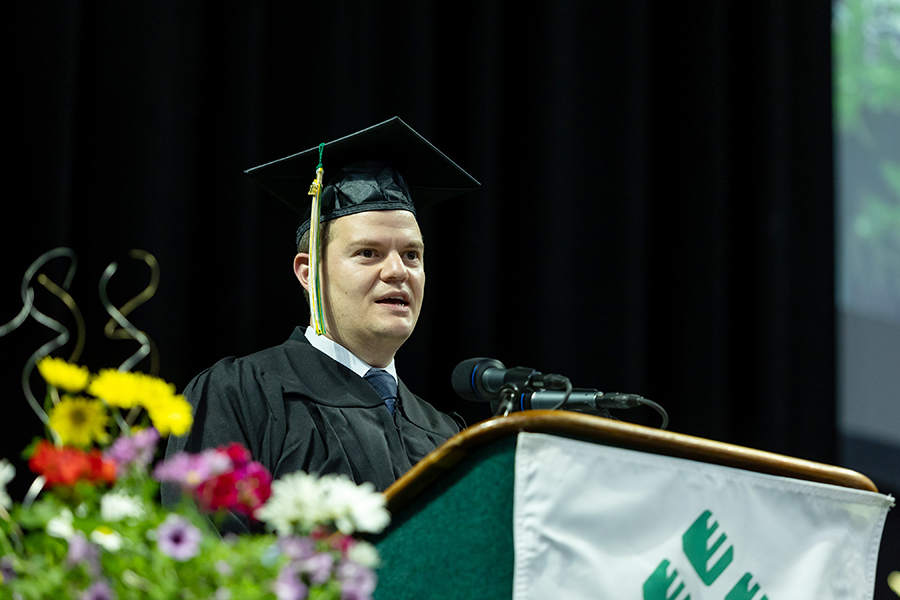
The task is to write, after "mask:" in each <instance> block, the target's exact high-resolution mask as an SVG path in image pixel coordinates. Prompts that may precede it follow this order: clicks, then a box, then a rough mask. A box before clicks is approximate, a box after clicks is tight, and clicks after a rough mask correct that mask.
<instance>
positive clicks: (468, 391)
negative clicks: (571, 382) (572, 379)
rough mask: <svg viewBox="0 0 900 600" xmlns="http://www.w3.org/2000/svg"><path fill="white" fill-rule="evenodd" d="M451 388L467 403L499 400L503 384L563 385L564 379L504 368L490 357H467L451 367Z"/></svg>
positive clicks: (532, 386)
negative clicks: (453, 367)
mask: <svg viewBox="0 0 900 600" xmlns="http://www.w3.org/2000/svg"><path fill="white" fill-rule="evenodd" d="M450 381H451V383H452V385H453V391H454V392H456V393H457V394H458V395H459V396H460V397H461V398H465V399H466V400H469V401H471V402H490V401H492V400H499V399H500V390H501V389H502V388H503V387H504V386H507V385H514V386H517V387H525V386H527V387H530V388H532V389H557V388H563V389H564V388H565V387H566V382H567V381H568V380H567V379H566V378H565V377H563V376H562V375H552V374H547V375H544V374H543V373H541V372H540V371H536V370H535V369H532V368H530V367H513V368H512V369H507V368H506V367H505V366H504V365H503V363H502V362H500V361H499V360H494V359H493V358H470V359H468V360H464V361H462V362H461V363H459V364H458V365H456V368H455V369H453V375H452V376H451V378H450Z"/></svg>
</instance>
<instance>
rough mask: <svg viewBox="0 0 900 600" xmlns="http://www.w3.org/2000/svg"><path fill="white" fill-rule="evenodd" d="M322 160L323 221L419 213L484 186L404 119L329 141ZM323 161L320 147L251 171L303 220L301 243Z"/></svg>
mask: <svg viewBox="0 0 900 600" xmlns="http://www.w3.org/2000/svg"><path fill="white" fill-rule="evenodd" d="M321 156H322V166H323V168H324V171H325V176H324V181H325V188H324V189H323V191H322V195H321V215H322V216H321V219H320V222H324V221H328V220H331V219H336V218H338V217H342V216H344V215H349V214H353V213H357V212H364V211H368V210H392V209H402V210H409V211H411V212H413V213H415V206H420V207H421V206H425V205H428V204H431V203H434V202H437V201H439V200H445V199H447V198H452V197H453V196H457V195H459V194H462V193H464V192H467V191H471V190H474V189H476V188H477V187H478V186H479V185H480V184H479V183H478V182H477V181H476V180H475V179H474V178H473V177H472V176H471V175H469V174H468V173H466V172H465V171H463V170H462V169H461V168H460V167H459V166H457V164H456V163H454V162H453V161H452V160H450V159H449V158H447V157H446V156H445V155H444V154H443V153H442V152H441V151H440V150H438V149H437V148H435V147H434V146H433V145H431V143H430V142H429V141H428V140H426V139H425V138H423V137H422V136H421V135H419V134H418V133H416V132H415V131H414V130H413V129H412V128H411V127H410V126H409V125H407V124H406V123H404V122H403V121H402V120H401V119H400V117H394V118H393V119H389V120H387V121H384V122H383V123H379V124H377V125H373V126H372V127H369V128H367V129H363V130H362V131H357V132H356V133H352V134H350V135H348V136H345V137H342V138H340V139H337V140H334V141H333V142H328V143H326V144H324V149H323V151H322V155H321ZM319 157H320V147H319V146H316V147H313V148H310V149H309V150H305V151H303V152H299V153H297V154H293V155H291V156H288V157H285V158H282V159H279V160H276V161H273V162H270V163H266V164H264V165H260V166H258V167H254V168H252V169H249V170H248V171H247V174H248V175H250V176H251V177H252V178H253V179H255V180H256V181H257V182H258V183H259V184H260V185H261V186H263V187H264V188H266V189H267V190H269V191H270V192H271V193H272V194H274V195H275V196H277V197H278V198H280V199H281V200H282V201H284V202H285V203H286V204H287V205H288V206H290V207H291V208H293V209H294V210H296V211H297V212H299V213H300V214H301V215H302V216H303V219H304V221H303V223H302V224H301V225H300V228H299V230H298V231H297V239H299V238H300V235H302V234H303V233H304V232H305V231H306V230H307V229H309V218H310V199H309V194H308V192H309V184H310V181H311V180H312V179H313V178H314V176H315V172H316V165H317V164H318V163H319ZM385 165H387V167H389V168H385ZM397 173H399V174H400V176H399V177H397ZM410 196H411V197H410ZM413 202H415V205H414V204H413Z"/></svg>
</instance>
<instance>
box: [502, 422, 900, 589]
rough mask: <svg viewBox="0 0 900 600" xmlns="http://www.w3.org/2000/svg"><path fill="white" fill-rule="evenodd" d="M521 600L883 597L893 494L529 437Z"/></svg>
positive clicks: (522, 473) (519, 520) (519, 559)
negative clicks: (883, 553) (879, 569)
mask: <svg viewBox="0 0 900 600" xmlns="http://www.w3.org/2000/svg"><path fill="white" fill-rule="evenodd" d="M514 502H515V505H514V513H513V514H514V525H513V532H514V533H513V535H514V543H515V552H516V556H515V573H514V577H513V599H514V600H546V599H548V598H549V599H555V598H564V599H566V600H578V599H580V598H585V599H587V598H590V599H598V598H610V599H615V600H688V599H689V598H690V600H871V598H872V593H873V588H874V581H875V564H876V560H877V556H878V546H879V543H880V540H881V532H882V528H883V527H884V519H885V516H886V515H887V511H888V509H889V508H890V507H891V506H893V498H891V497H890V496H885V495H883V494H876V493H873V492H863V491H858V490H851V489H848V488H843V487H838V486H833V485H826V484H820V483H811V482H807V481H801V480H797V479H790V478H786V477H775V476H771V475H762V474H759V473H751V472H748V471H742V470H740V469H732V468H729V467H720V466H717V465H710V464H706V463H701V462H695V461H690V460H683V459H678V458H671V457H667V456H659V455H655V454H648V453H642V452H635V451H631V450H623V449H620V448H612V447H609V446H602V445H599V444H590V443H586V442H579V441H575V440H571V439H567V438H561V437H557V436H551V435H545V434H534V433H520V434H519V440H518V449H517V452H516V482H515V499H514Z"/></svg>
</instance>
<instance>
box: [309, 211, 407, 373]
mask: <svg viewBox="0 0 900 600" xmlns="http://www.w3.org/2000/svg"><path fill="white" fill-rule="evenodd" d="M329 226H330V228H331V231H330V241H329V242H328V245H327V247H326V248H325V256H324V269H323V282H322V293H323V302H324V307H325V327H326V332H327V335H328V337H330V338H332V339H334V340H335V341H336V342H338V343H340V344H341V345H343V346H344V347H346V348H348V349H349V350H350V351H352V352H353V353H354V354H356V355H358V356H359V357H360V358H362V359H363V360H365V361H366V362H369V363H370V364H373V365H375V366H385V365H386V364H387V362H389V361H390V358H392V357H393V354H394V352H396V351H397V349H398V348H399V347H400V346H401V345H402V344H403V342H405V341H406V339H407V338H408V337H409V336H410V334H412V332H413V329H414V328H415V326H416V321H418V319H419V311H420V310H421V309H422V299H423V297H424V295H425V265H424V260H423V259H424V257H423V254H424V251H425V244H424V243H423V241H422V233H421V232H420V231H419V225H418V223H416V218H415V216H413V214H412V213H411V212H409V211H405V210H389V211H380V210H378V211H367V212H361V213H357V214H354V215H347V216H345V217H340V218H338V219H335V220H334V221H332V222H331V223H330V225H329ZM388 355H389V356H388ZM385 356H388V358H387V362H385V361H384V360H383V357H385ZM377 362H384V363H385V364H383V365H378V364H376V363H377Z"/></svg>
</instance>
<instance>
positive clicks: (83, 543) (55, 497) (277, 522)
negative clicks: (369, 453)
mask: <svg viewBox="0 0 900 600" xmlns="http://www.w3.org/2000/svg"><path fill="white" fill-rule="evenodd" d="M38 370H39V371H40V373H41V375H42V376H43V378H44V379H45V381H46V382H47V384H48V385H47V398H46V400H45V406H46V408H47V411H46V414H47V433H48V438H49V439H40V440H37V441H35V442H34V443H33V444H31V446H30V447H29V448H28V449H26V456H28V467H29V469H30V470H31V471H33V472H34V474H35V475H36V476H37V478H36V479H35V482H34V484H33V485H32V486H31V489H30V490H29V492H28V494H27V495H26V497H25V499H24V500H23V501H22V502H21V503H19V504H16V503H13V502H12V499H11V498H10V497H9V494H8V493H7V490H6V487H7V484H8V483H9V482H10V481H11V480H12V478H13V477H14V476H15V472H14V471H15V470H14V468H13V466H12V465H11V464H10V463H9V461H7V460H5V459H2V460H0V596H2V597H4V598H7V597H11V598H14V599H22V600H29V599H45V598H56V599H59V600H63V599H77V600H109V599H116V598H121V599H125V598H148V599H149V598H152V599H160V600H161V599H169V598H215V599H217V600H239V599H241V598H254V599H256V598H265V597H272V598H278V599H292V600H293V599H302V598H311V599H329V598H334V599H337V598H343V599H362V598H369V597H371V594H372V591H373V590H374V588H375V573H374V568H375V567H376V566H377V564H378V555H377V552H376V550H375V547H374V546H372V545H371V544H369V543H368V542H365V541H362V540H358V539H356V538H355V537H353V536H354V534H357V533H377V532H380V531H381V530H382V529H383V528H384V527H385V526H386V525H387V523H388V521H389V515H388V513H387V511H386V509H385V506H384V499H383V496H382V495H381V494H379V493H377V492H375V491H374V488H373V487H372V486H371V484H364V485H362V486H357V485H356V484H354V483H353V482H351V481H350V480H349V479H347V478H346V477H337V476H325V477H321V478H319V477H316V476H313V475H308V474H306V473H295V474H292V475H288V476H286V477H284V478H283V479H281V480H279V481H275V482H273V481H272V477H271V475H270V474H269V473H268V471H267V470H266V469H265V468H264V467H263V466H262V465H260V464H259V463H257V462H254V461H253V460H251V457H250V455H249V452H248V451H247V450H246V449H245V448H243V447H242V446H240V445H238V444H232V445H230V446H228V447H223V448H215V449H209V450H205V451H203V452H202V453H200V454H187V453H180V454H177V455H175V456H173V457H171V458H170V459H169V460H168V461H166V462H159V463H158V464H156V465H154V464H153V462H154V457H155V455H156V450H157V445H158V443H159V441H160V439H161V438H162V437H166V436H168V435H183V434H184V433H186V432H187V431H188V430H189V429H190V426H191V407H190V405H189V404H188V403H187V401H185V399H184V398H183V397H182V396H180V395H177V394H176V393H175V388H174V386H173V385H171V384H169V383H166V382H165V381H163V380H161V379H159V378H156V377H152V376H149V375H144V374H141V373H128V372H118V371H113V370H105V371H100V372H99V373H97V374H92V373H90V372H89V371H88V370H87V369H86V368H84V367H80V366H77V365H74V364H69V363H66V362H64V361H62V360H59V359H54V358H44V359H43V360H42V361H41V362H40V363H38ZM164 481H165V482H171V483H172V484H173V485H177V486H180V488H181V489H182V490H183V492H184V494H183V497H185V498H186V500H184V501H183V502H182V503H181V504H180V505H179V506H178V507H177V508H175V509H174V510H169V509H166V508H164V507H162V506H161V505H160V503H159V501H158V492H159V485H160V482H164ZM225 512H231V513H236V514H240V515H243V516H244V517H246V518H248V519H250V520H251V521H259V522H261V523H262V524H263V525H264V526H265V529H266V530H267V531H268V533H264V534H262V533H261V534H253V535H242V536H234V535H226V536H225V537H224V538H223V537H220V536H219V535H218V533H217V531H216V529H215V528H214V527H213V524H212V522H213V521H214V520H215V519H216V518H217V515H219V516H221V515H222V514H223V513H225Z"/></svg>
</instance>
